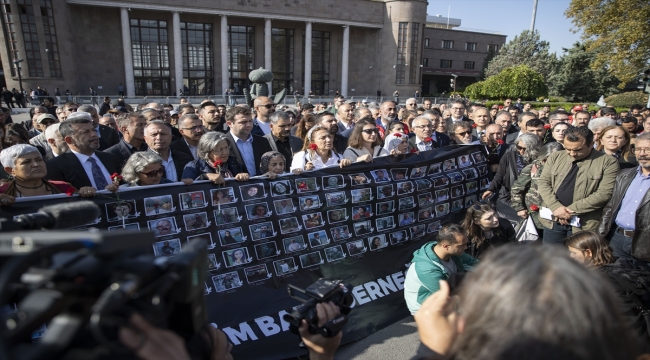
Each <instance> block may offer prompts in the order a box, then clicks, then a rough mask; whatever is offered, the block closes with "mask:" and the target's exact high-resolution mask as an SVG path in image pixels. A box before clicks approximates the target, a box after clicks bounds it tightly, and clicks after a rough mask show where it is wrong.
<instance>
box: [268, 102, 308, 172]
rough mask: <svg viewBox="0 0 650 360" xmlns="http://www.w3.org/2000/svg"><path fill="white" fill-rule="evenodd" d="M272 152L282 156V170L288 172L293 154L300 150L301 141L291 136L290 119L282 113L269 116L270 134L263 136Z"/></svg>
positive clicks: (278, 112)
mask: <svg viewBox="0 0 650 360" xmlns="http://www.w3.org/2000/svg"><path fill="white" fill-rule="evenodd" d="M264 137H265V138H266V139H267V140H268V141H269V145H271V148H272V149H273V151H278V152H279V153H280V154H282V155H284V159H285V162H284V169H285V171H287V172H289V168H290V167H291V161H293V154H294V153H297V152H298V151H300V150H302V140H301V139H300V138H299V137H296V136H292V135H291V119H289V115H288V114H287V113H286V112H284V111H277V112H274V113H273V114H271V132H270V133H269V134H266V135H264Z"/></svg>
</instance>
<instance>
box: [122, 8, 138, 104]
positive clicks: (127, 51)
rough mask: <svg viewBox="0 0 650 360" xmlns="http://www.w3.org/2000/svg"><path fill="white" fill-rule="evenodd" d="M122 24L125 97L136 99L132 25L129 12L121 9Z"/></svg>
mask: <svg viewBox="0 0 650 360" xmlns="http://www.w3.org/2000/svg"><path fill="white" fill-rule="evenodd" d="M120 16H121V19H122V21H121V23H122V52H123V53H124V76H125V77H126V79H124V82H125V83H126V94H125V97H128V98H132V97H135V80H134V79H133V50H132V49H131V23H130V22H129V11H128V10H127V9H126V8H124V7H123V8H120Z"/></svg>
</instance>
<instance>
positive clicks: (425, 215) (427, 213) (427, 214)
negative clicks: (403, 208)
mask: <svg viewBox="0 0 650 360" xmlns="http://www.w3.org/2000/svg"><path fill="white" fill-rule="evenodd" d="M433 218H434V216H433V210H432V209H431V208H430V207H427V208H423V209H420V211H418V221H419V222H422V221H428V220H431V219H433Z"/></svg>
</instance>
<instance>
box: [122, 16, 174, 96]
mask: <svg viewBox="0 0 650 360" xmlns="http://www.w3.org/2000/svg"><path fill="white" fill-rule="evenodd" d="M130 22H131V49H132V50H133V77H134V81H135V94H136V95H140V96H146V95H171V93H172V89H171V86H170V74H169V45H168V39H167V21H163V20H141V19H131V20H130Z"/></svg>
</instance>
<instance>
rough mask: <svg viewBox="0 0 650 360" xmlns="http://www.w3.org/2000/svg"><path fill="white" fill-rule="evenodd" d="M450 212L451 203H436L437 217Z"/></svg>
mask: <svg viewBox="0 0 650 360" xmlns="http://www.w3.org/2000/svg"><path fill="white" fill-rule="evenodd" d="M447 214H449V203H443V204H436V217H443V216H445V215H447Z"/></svg>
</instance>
